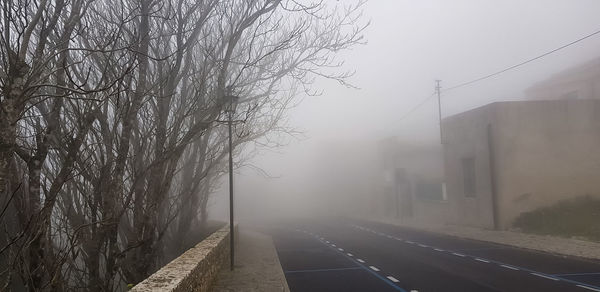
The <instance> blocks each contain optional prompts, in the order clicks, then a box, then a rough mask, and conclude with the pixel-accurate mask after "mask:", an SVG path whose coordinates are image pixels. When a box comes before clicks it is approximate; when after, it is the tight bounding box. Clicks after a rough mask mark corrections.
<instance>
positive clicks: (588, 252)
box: [359, 218, 600, 261]
mask: <svg viewBox="0 0 600 292" xmlns="http://www.w3.org/2000/svg"><path fill="white" fill-rule="evenodd" d="M359 219H360V220H365V221H370V222H375V223H383V224H389V225H395V226H399V227H404V228H409V229H414V230H419V231H425V232H429V233H434V234H442V235H447V236H452V237H456V238H461V239H468V240H477V241H483V242H490V243H495V244H501V245H507V246H512V247H516V248H522V249H527V250H531V251H536V252H544V253H549V254H554V255H557V256H567V257H576V258H581V259H586V260H594V261H598V260H600V243H596V242H591V241H584V240H578V239H570V238H562V237H556V236H548V235H536V234H526V233H520V232H515V231H495V230H484V229H478V228H473V227H462V226H454V225H440V226H435V225H418V224H410V223H400V222H395V221H394V220H389V219H365V218H359Z"/></svg>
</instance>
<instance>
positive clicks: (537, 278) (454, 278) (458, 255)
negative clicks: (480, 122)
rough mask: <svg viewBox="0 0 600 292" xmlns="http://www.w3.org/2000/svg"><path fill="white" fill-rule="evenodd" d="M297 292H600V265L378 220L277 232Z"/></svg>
mask: <svg viewBox="0 0 600 292" xmlns="http://www.w3.org/2000/svg"><path fill="white" fill-rule="evenodd" d="M273 239H274V242H275V245H276V247H277V251H278V253H279V259H280V261H281V263H282V266H283V269H284V272H285V275H286V277H287V281H288V284H289V285H290V288H291V291H292V292H302V291H407V292H409V291H420V292H422V291H588V292H589V291H600V262H597V261H591V260H582V259H576V258H568V257H560V256H555V255H550V254H546V253H540V252H534V251H530V250H524V249H519V248H515V247H510V246H505V245H499V244H494V243H489V242H481V241H476V240H467V239H460V238H456V237H452V236H446V235H438V234H433V233H428V232H422V231H418V230H414V229H407V228H402V227H398V226H392V225H386V224H379V223H372V222H362V221H353V222H340V221H337V222H304V223H301V224H287V225H286V226H282V227H281V228H277V229H274V231H273Z"/></svg>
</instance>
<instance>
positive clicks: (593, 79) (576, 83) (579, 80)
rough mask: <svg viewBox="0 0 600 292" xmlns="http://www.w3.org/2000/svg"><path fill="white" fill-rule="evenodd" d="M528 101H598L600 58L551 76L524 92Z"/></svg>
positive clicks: (599, 93)
mask: <svg viewBox="0 0 600 292" xmlns="http://www.w3.org/2000/svg"><path fill="white" fill-rule="evenodd" d="M525 95H526V96H527V98H528V99H533V100H541V99H600V58H597V59H594V60H591V61H589V62H586V63H583V64H581V65H578V66H575V67H572V68H569V69H567V70H564V71H562V72H559V73H557V74H554V75H552V76H551V77H550V78H548V79H546V80H544V81H542V82H539V83H537V84H535V85H533V86H532V87H530V88H528V89H526V90H525Z"/></svg>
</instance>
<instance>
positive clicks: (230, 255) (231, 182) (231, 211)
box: [228, 112, 234, 271]
mask: <svg viewBox="0 0 600 292" xmlns="http://www.w3.org/2000/svg"><path fill="white" fill-rule="evenodd" d="M232 115H233V113H232V112H229V121H228V126H229V257H230V259H231V263H230V264H231V266H230V268H231V270H232V271H233V254H234V251H233V249H234V239H233V147H232V143H231V136H232V134H231V126H232V125H231V124H232V117H231V116H232Z"/></svg>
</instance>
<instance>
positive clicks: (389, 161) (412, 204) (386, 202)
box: [378, 137, 446, 222]
mask: <svg viewBox="0 0 600 292" xmlns="http://www.w3.org/2000/svg"><path fill="white" fill-rule="evenodd" d="M378 152H379V160H380V162H379V165H380V175H379V177H380V179H381V181H380V182H379V185H380V186H381V189H380V190H379V193H380V196H381V197H380V199H379V200H378V201H379V202H380V204H381V206H380V208H379V209H380V210H382V213H383V215H384V216H385V217H388V218H398V219H401V220H403V221H409V220H418V221H436V222H438V221H441V220H445V217H446V216H445V212H446V206H445V205H446V202H445V193H444V191H443V156H442V147H441V145H439V144H435V145H431V144H428V145H423V144H413V143H409V142H406V141H399V140H398V139H397V138H396V137H390V138H387V139H384V140H382V141H380V142H379V143H378Z"/></svg>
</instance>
